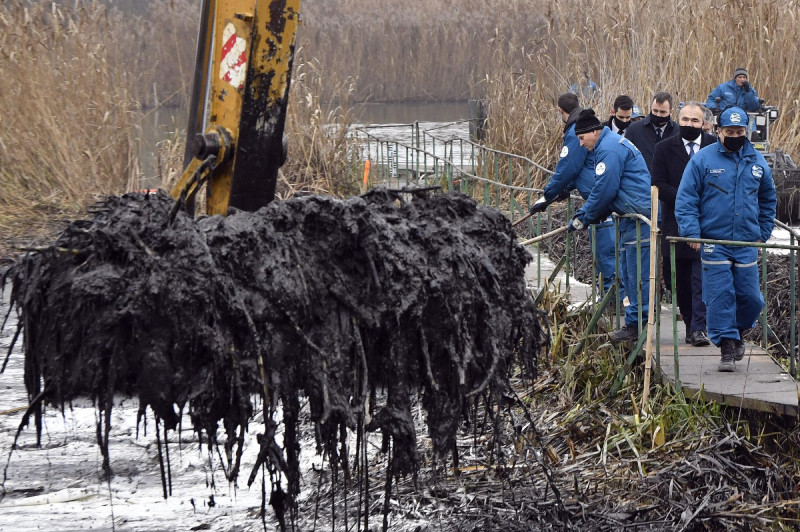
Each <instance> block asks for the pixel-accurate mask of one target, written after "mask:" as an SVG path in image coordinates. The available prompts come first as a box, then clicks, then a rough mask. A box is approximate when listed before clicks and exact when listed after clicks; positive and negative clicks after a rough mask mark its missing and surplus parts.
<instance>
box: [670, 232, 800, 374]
mask: <svg viewBox="0 0 800 532" xmlns="http://www.w3.org/2000/svg"><path fill="white" fill-rule="evenodd" d="M775 225H777V226H778V227H780V228H782V229H786V230H787V231H788V232H789V239H790V240H789V244H788V245H787V244H767V243H761V242H741V241H738V240H713V239H708V238H683V237H677V236H669V237H667V241H668V242H669V243H670V266H671V270H672V286H675V282H676V277H675V275H676V274H675V257H676V254H675V245H676V244H677V243H678V242H685V243H687V244H690V243H698V244H701V245H702V244H715V245H723V246H734V247H753V248H758V249H760V250H761V258H760V261H761V275H760V282H761V294H762V295H763V296H764V308H763V309H762V310H761V314H760V316H759V319H758V321H759V322H760V324H761V346H762V347H763V348H764V349H765V350H766V349H768V348H769V347H770V343H769V340H770V337H772V338H773V339H774V340H775V341H777V342H778V344H777V345H778V346H779V347H780V349H781V350H782V351H783V354H784V355H785V356H786V357H788V358H789V373H790V374H791V376H792V378H794V379H797V355H798V353H797V349H796V347H795V345H796V344H795V340H796V331H797V316H796V314H797V279H796V265H797V256H796V253H797V252H798V251H800V246H798V245H797V244H796V242H797V240H798V238H800V234H799V233H798V232H797V231H796V230H795V229H794V228H792V227H789V226H788V225H786V224H784V223H783V222H781V221H779V220H775ZM770 250H786V251H788V252H789V299H790V312H789V347H788V348H787V347H786V346H784V345H783V344H782V341H781V339H780V338H778V337H777V335H776V334H775V333H774V331H773V330H772V328H771V327H770V325H769V323H768V320H767V317H768V315H769V299H768V297H767V289H768V274H769V272H768V263H769V261H768V255H769V251H770ZM672 292H673V293H672V334H673V337H674V347H673V356H674V358H675V362H674V363H675V387H676V389H678V390H680V389H681V382H680V363H679V357H678V322H677V306H678V303H677V295H676V293H675V290H673V291H672ZM783 340H784V341H785V339H783ZM657 356H660V354H659V355H657ZM659 362H660V359H659Z"/></svg>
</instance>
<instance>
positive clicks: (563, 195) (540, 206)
mask: <svg viewBox="0 0 800 532" xmlns="http://www.w3.org/2000/svg"><path fill="white" fill-rule="evenodd" d="M567 198H569V190H566V189H565V190H562V191H561V192H559V193H558V196H556V197H555V198H553V199H552V200H550V201H547V200H546V199H545V197H544V196H541V197H540V198H539V199H537V200H536V201H535V202H534V203H533V205H531V208H530V209H529V210H528V213H529V214H531V215H534V214H536V213H539V212H543V211H544V210H545V209H546V208H547V207H548V206H549V205H550V204H551V203H555V202H557V201H564V200H565V199H567Z"/></svg>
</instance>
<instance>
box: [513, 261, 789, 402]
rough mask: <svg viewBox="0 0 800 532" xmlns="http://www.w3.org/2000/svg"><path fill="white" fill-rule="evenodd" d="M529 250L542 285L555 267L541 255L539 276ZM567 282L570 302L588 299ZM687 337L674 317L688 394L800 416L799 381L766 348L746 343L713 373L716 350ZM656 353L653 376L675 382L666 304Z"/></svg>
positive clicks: (530, 278) (531, 274)
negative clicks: (729, 364)
mask: <svg viewBox="0 0 800 532" xmlns="http://www.w3.org/2000/svg"><path fill="white" fill-rule="evenodd" d="M528 250H529V251H530V252H531V254H533V255H534V261H532V262H531V263H530V264H529V265H528V268H527V270H526V272H525V276H526V280H527V282H528V285H529V286H533V287H536V286H538V285H539V284H540V283H538V282H537V279H538V278H541V279H542V281H541V284H542V285H543V284H545V281H546V280H547V279H548V278H549V276H550V275H551V274H552V272H553V268H554V265H553V263H552V262H551V261H550V260H549V259H548V258H547V257H546V256H544V255H543V256H542V257H541V273H540V274H539V271H538V268H537V262H536V259H535V258H536V249H535V248H534V247H533V246H529V248H528ZM540 275H541V277H540ZM565 280H566V279H565V277H564V273H563V272H560V273H559V274H558V275H557V277H556V280H555V281H554V284H556V285H557V286H560V287H561V288H562V289H563V287H564V286H565ZM558 283H560V284H558ZM569 284H570V286H569V289H570V300H571V302H572V303H573V304H579V303H581V302H584V301H586V300H588V299H591V297H592V289H591V286H589V285H585V284H583V283H579V282H577V281H576V280H575V279H571V280H570V283H569ZM685 336H686V332H685V330H684V324H683V321H681V320H678V337H677V339H676V340H677V342H678V372H677V374H678V377H679V379H680V384H681V387H682V390H683V392H684V394H686V396H687V397H694V398H698V399H703V400H706V401H713V402H716V403H721V404H725V405H730V406H734V407H741V408H745V409H748V410H758V411H762V412H771V413H775V414H780V415H783V416H791V417H794V418H797V417H798V415H800V409H798V393H800V391H799V389H798V383H797V382H796V381H795V380H794V379H793V378H792V376H791V375H790V374H789V373H788V372H786V371H784V370H783V368H782V367H781V366H780V365H779V364H778V363H777V362H776V361H775V360H774V359H773V358H772V357H771V356H770V355H769V354H768V353H767V352H766V351H765V350H764V349H762V348H761V347H759V346H757V345H754V344H751V343H747V344H746V351H745V356H744V359H742V360H741V361H739V362H737V363H736V371H735V372H734V373H720V372H718V371H717V365H718V364H719V360H720V353H719V348H718V347H716V346H714V345H710V346H708V347H694V346H692V345H691V344H687V343H686V342H685V341H684V338H685ZM659 352H660V356H659V357H657V359H656V358H654V360H653V368H654V370H655V373H654V377H653V378H654V380H656V381H657V379H658V378H659V376H660V377H661V378H662V379H664V380H666V381H669V382H671V383H673V384H675V375H676V371H675V370H676V368H675V366H676V365H675V357H674V348H673V337H672V309H671V307H669V306H666V305H662V307H661V335H660V350H659ZM654 356H655V355H654ZM658 362H660V365H658V364H657V363H658Z"/></svg>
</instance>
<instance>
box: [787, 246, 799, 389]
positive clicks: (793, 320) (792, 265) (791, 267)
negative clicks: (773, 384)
mask: <svg viewBox="0 0 800 532" xmlns="http://www.w3.org/2000/svg"><path fill="white" fill-rule="evenodd" d="M789 237H790V238H789V243H790V244H791V245H792V246H794V240H795V239H794V233H791V232H790V233H789ZM795 257H796V256H795V252H794V250H791V251H789V292H790V294H791V298H792V303H791V317H790V318H789V326H790V327H791V329H790V332H789V371H790V372H791V374H792V378H794V379H797V365H796V363H795V357H796V356H797V354H796V348H795V326H796V325H797V316H795V312H796V311H797V285H796V284H795V262H796V258H795Z"/></svg>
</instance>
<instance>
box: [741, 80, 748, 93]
mask: <svg viewBox="0 0 800 532" xmlns="http://www.w3.org/2000/svg"><path fill="white" fill-rule="evenodd" d="M742 88H743V89H744V92H750V82H749V81H745V82H744V83H742Z"/></svg>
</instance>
